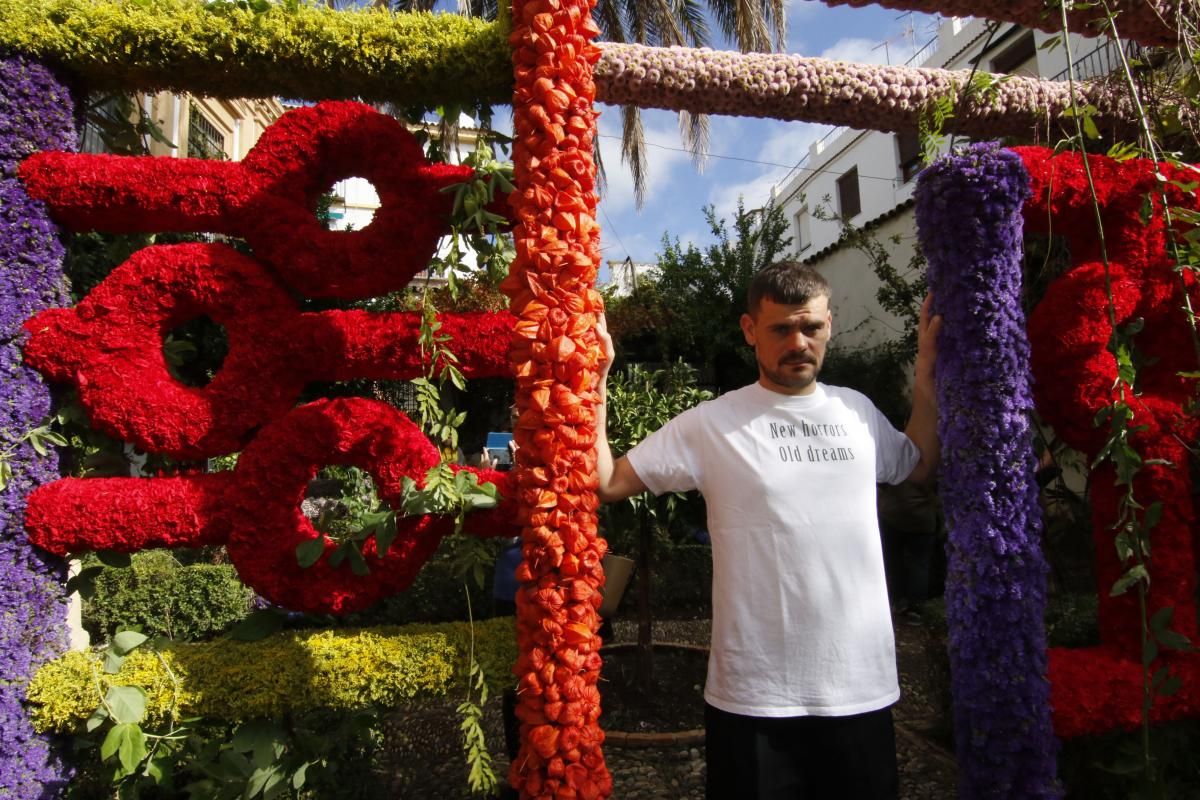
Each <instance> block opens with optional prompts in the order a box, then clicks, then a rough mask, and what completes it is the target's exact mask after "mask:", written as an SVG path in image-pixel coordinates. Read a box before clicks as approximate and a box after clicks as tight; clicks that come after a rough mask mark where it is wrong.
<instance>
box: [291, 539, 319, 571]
mask: <svg viewBox="0 0 1200 800" xmlns="http://www.w3.org/2000/svg"><path fill="white" fill-rule="evenodd" d="M324 554H325V537H324V536H317V537H315V538H312V539H309V540H307V541H304V542H301V543H300V544H298V545H296V563H297V564H299V565H300V566H301V567H303V568H304V569H308V568H309V567H311V566H312V565H313V564H315V563H317V562H318V561H320V560H321V556H322V555H324Z"/></svg>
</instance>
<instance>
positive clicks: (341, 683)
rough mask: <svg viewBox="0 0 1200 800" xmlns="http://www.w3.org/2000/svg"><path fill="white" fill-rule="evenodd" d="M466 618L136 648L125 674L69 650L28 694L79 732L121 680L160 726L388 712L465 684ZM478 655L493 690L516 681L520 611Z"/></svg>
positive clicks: (45, 724)
mask: <svg viewBox="0 0 1200 800" xmlns="http://www.w3.org/2000/svg"><path fill="white" fill-rule="evenodd" d="M470 644H471V631H470V627H469V625H468V624H467V623H465V622H452V623H444V624H438V625H405V626H402V627H394V626H393V627H379V628H370V629H349V628H347V629H342V630H320V631H286V632H283V633H278V634H275V635H274V636H271V637H269V638H266V639H263V640H261V641H257V642H237V641H228V640H220V641H212V642H197V643H192V644H176V645H173V646H171V647H170V648H168V649H164V650H162V651H160V652H158V653H156V652H154V651H152V650H142V649H139V650H137V651H134V653H132V654H131V655H130V656H129V657H128V658H127V659H126V660H125V663H124V664H123V665H122V667H121V670H120V672H118V673H117V674H115V675H109V674H107V673H105V672H104V669H103V660H102V657H101V656H100V655H98V654H96V653H80V652H75V653H68V654H67V655H65V656H62V657H61V658H58V659H56V660H54V661H51V662H50V663H48V664H46V665H45V666H43V667H42V668H41V669H40V670H38V672H37V674H36V675H35V676H34V678H33V680H32V681H31V682H30V685H29V691H28V700H29V703H30V706H31V712H32V713H31V716H32V718H33V721H34V725H35V727H36V728H37V729H38V730H39V731H49V730H53V731H62V732H66V731H70V730H72V729H74V728H75V726H76V725H77V724H78V723H80V722H83V721H84V720H86V719H87V718H88V717H89V716H90V715H91V714H92V712H93V711H95V710H96V707H97V706H98V705H99V704H100V699H101V697H102V696H103V695H104V694H105V693H107V691H108V687H109V686H111V685H120V686H139V687H141V688H142V689H143V690H144V691H145V692H146V695H147V703H146V717H147V720H146V721H147V723H148V724H150V725H158V724H162V723H165V722H167V721H169V720H172V719H178V718H181V717H192V716H199V717H205V718H208V719H213V720H222V721H227V722H234V721H238V720H244V719H252V718H255V717H278V716H280V715H283V714H287V713H299V712H304V711H309V710H314V709H334V710H343V709H355V708H364V707H377V708H387V707H391V706H396V705H399V704H402V703H404V702H405V701H407V700H411V699H413V698H415V697H419V696H431V695H433V696H438V695H445V694H446V693H447V692H449V691H453V690H456V689H462V688H465V686H466V680H467V675H468V670H469V665H470V653H471V647H470ZM474 655H475V660H476V661H477V662H479V664H480V665H481V666H482V668H483V670H484V673H485V674H486V675H487V678H488V680H489V682H490V683H491V685H492V688H493V689H499V688H502V687H503V686H506V685H510V684H512V683H513V682H514V680H515V679H514V678H513V676H512V672H511V670H512V664H513V662H514V661H515V660H516V656H517V647H516V638H515V632H514V628H513V620H512V618H511V617H502V618H498V619H491V620H486V621H483V622H476V623H475V646H474Z"/></svg>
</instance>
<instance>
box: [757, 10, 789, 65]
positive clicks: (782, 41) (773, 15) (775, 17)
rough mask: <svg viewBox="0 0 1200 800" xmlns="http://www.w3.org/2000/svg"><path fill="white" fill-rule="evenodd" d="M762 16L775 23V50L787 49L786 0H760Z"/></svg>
mask: <svg viewBox="0 0 1200 800" xmlns="http://www.w3.org/2000/svg"><path fill="white" fill-rule="evenodd" d="M762 3H763V16H764V17H766V19H767V20H768V21H770V22H773V23H775V26H774V27H775V51H776V52H778V53H782V52H784V51H786V50H787V0H762Z"/></svg>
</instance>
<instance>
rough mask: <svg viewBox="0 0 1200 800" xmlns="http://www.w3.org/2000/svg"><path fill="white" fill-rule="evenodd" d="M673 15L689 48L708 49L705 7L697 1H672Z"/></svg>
mask: <svg viewBox="0 0 1200 800" xmlns="http://www.w3.org/2000/svg"><path fill="white" fill-rule="evenodd" d="M671 4H672V6H673V15H674V17H675V19H677V20H678V21H679V27H681V28H682V29H683V35H684V43H685V44H686V45H687V46H688V47H708V43H709V38H708V19H707V17H706V16H705V13H704V7H703V6H702V5H701V4H700V3H698V2H696V0H671Z"/></svg>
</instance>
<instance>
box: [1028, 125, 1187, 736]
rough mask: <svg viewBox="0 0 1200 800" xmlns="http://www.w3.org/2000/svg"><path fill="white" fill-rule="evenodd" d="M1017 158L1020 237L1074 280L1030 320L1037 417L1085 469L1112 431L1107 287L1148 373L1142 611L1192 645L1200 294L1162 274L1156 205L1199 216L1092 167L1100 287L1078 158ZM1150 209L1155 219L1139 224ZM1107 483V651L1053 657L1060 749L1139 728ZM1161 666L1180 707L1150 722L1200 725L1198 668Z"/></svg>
mask: <svg viewBox="0 0 1200 800" xmlns="http://www.w3.org/2000/svg"><path fill="white" fill-rule="evenodd" d="M1015 149H1016V151H1017V152H1018V153H1019V154H1020V155H1021V157H1022V159H1023V160H1024V162H1025V166H1026V168H1027V169H1028V171H1029V174H1030V176H1031V178H1032V189H1033V196H1032V197H1031V199H1030V200H1029V202H1028V203H1027V205H1026V208H1025V224H1026V226H1027V229H1028V230H1031V231H1040V232H1042V233H1054V234H1059V235H1063V236H1065V237H1066V238H1067V240H1068V241H1069V245H1070V252H1071V257H1072V266H1071V268H1070V270H1069V271H1068V272H1067V273H1065V274H1064V275H1063V276H1061V277H1059V278H1058V279H1056V280H1055V281H1054V282H1053V283H1051V285H1050V286H1049V288H1048V289H1047V292H1046V295H1045V297H1044V299H1043V300H1042V301H1041V302H1040V303H1039V304H1038V305H1037V306H1036V307H1035V308H1034V310H1033V313H1032V314H1031V315H1030V320H1029V331H1030V339H1031V340H1032V342H1033V345H1034V348H1033V354H1032V362H1031V364H1032V369H1033V373H1034V377H1035V381H1034V394H1035V398H1036V401H1037V407H1038V409H1039V411H1040V412H1041V413H1042V415H1043V416H1044V417H1045V418H1046V420H1047V421H1048V422H1050V424H1052V425H1053V426H1054V429H1055V431H1056V432H1057V433H1058V434H1059V435H1060V436H1061V437H1062V438H1063V440H1064V441H1065V442H1067V444H1069V445H1071V446H1072V447H1074V448H1076V449H1078V450H1080V451H1082V452H1084V453H1086V454H1087V455H1088V457H1089V459H1095V458H1096V456H1097V455H1098V454H1099V453H1100V451H1101V448H1102V447H1103V446H1104V443H1105V441H1106V440H1107V438H1108V435H1109V426H1108V425H1107V424H1101V425H1099V426H1097V425H1094V424H1093V421H1094V420H1095V418H1096V415H1097V413H1098V412H1099V411H1100V410H1101V409H1103V408H1106V407H1108V406H1109V405H1111V404H1112V402H1113V401H1114V400H1115V399H1116V394H1115V392H1116V390H1115V389H1114V386H1115V384H1116V380H1117V363H1116V359H1115V357H1114V356H1113V354H1112V353H1111V352H1110V351H1109V349H1108V345H1109V340H1110V337H1111V335H1112V327H1111V324H1110V321H1109V317H1108V306H1109V300H1108V297H1109V288H1108V286H1109V284H1110V283H1111V294H1112V297H1113V300H1114V305H1115V314H1116V321H1117V324H1118V325H1125V324H1127V323H1129V322H1132V321H1133V320H1135V319H1139V318H1140V319H1142V320H1144V321H1145V328H1144V331H1143V332H1142V333H1139V334H1138V335H1137V336H1136V337H1135V340H1134V341H1135V345H1136V347H1137V350H1138V351H1139V353H1141V355H1142V356H1143V361H1144V363H1143V366H1142V367H1141V368H1140V369H1139V371H1138V377H1137V393H1136V394H1130V395H1128V396H1127V400H1128V402H1129V404H1130V405H1131V407H1132V408H1133V410H1134V419H1133V423H1132V424H1133V425H1134V426H1138V427H1144V429H1143V430H1140V431H1139V432H1137V433H1135V434H1134V435H1133V437H1132V442H1133V445H1134V446H1135V448H1137V450H1138V452H1139V453H1140V454H1141V457H1142V458H1143V459H1144V460H1145V461H1146V462H1147V463H1145V465H1144V466H1143V467H1142V469H1141V470H1140V472H1139V473H1138V475H1137V477H1136V478H1135V479H1134V482H1133V491H1134V496H1135V497H1136V498H1137V500H1138V501H1139V502H1140V503H1141V504H1142V505H1145V506H1148V505H1150V504H1151V503H1152V502H1155V501H1159V502H1161V503H1162V508H1163V514H1162V518H1161V520H1160V521H1159V522H1158V524H1157V525H1156V526H1155V527H1154V528H1153V530H1152V531H1151V532H1150V544H1151V555H1150V559H1149V561H1150V563H1149V570H1150V584H1149V593H1148V598H1147V600H1148V609H1147V611H1148V613H1149V614H1153V613H1155V612H1157V611H1158V610H1160V609H1162V608H1165V607H1170V608H1173V609H1174V612H1173V620H1172V628H1173V629H1174V630H1176V631H1178V632H1179V633H1182V634H1184V635H1185V636H1187V637H1188V638H1189V639H1191V640H1192V641H1193V642H1195V641H1196V640H1197V639H1196V633H1197V616H1196V612H1197V609H1196V559H1195V524H1196V516H1195V507H1194V505H1193V499H1192V481H1191V478H1190V476H1189V470H1188V453H1187V449H1186V448H1187V445H1188V444H1190V443H1191V442H1194V441H1195V439H1196V435H1197V433H1198V432H1200V421H1198V420H1197V419H1196V418H1195V417H1194V416H1187V415H1186V414H1185V413H1184V408H1185V407H1186V405H1187V403H1188V402H1189V400H1190V399H1191V398H1193V396H1194V393H1195V385H1194V381H1192V380H1190V379H1185V378H1183V377H1181V373H1183V372H1187V371H1194V370H1195V369H1196V353H1195V351H1194V349H1193V348H1192V347H1191V346H1190V344H1188V343H1189V342H1191V340H1192V331H1191V330H1190V329H1189V325H1188V321H1187V318H1186V316H1185V315H1184V314H1183V312H1182V310H1181V309H1182V306H1183V300H1184V296H1183V293H1184V291H1185V290H1186V291H1187V292H1188V294H1189V295H1190V297H1191V301H1192V304H1193V306H1195V305H1196V304H1197V301H1200V292H1198V291H1197V286H1196V281H1195V279H1194V277H1193V276H1192V273H1190V272H1188V271H1183V272H1177V271H1175V269H1174V265H1173V263H1172V262H1171V261H1170V258H1169V256H1168V249H1167V239H1166V236H1167V229H1166V224H1165V222H1164V216H1163V213H1162V211H1163V210H1162V207H1161V206H1162V203H1161V201H1160V192H1161V191H1162V190H1163V189H1165V191H1166V193H1167V197H1168V202H1169V203H1170V204H1171V205H1172V206H1190V207H1192V208H1195V207H1196V205H1197V202H1196V197H1195V195H1193V194H1189V193H1185V192H1183V191H1181V190H1180V189H1179V187H1177V186H1175V185H1173V184H1171V183H1169V182H1168V183H1164V184H1161V185H1160V182H1159V181H1158V180H1157V178H1156V177H1155V165H1154V164H1152V163H1150V162H1147V161H1143V160H1133V161H1126V162H1117V161H1115V160H1113V159H1110V158H1106V157H1101V156H1091V157H1089V162H1090V166H1091V171H1092V175H1093V180H1094V183H1095V187H1096V195H1097V197H1098V200H1099V205H1100V208H1101V216H1102V218H1103V222H1104V232H1105V241H1106V244H1107V256H1108V262H1109V267H1108V270H1107V273H1106V270H1105V265H1104V263H1103V260H1102V258H1101V252H1100V244H1099V238H1098V237H1097V235H1096V224H1095V217H1094V211H1093V206H1092V194H1091V190H1090V189H1089V186H1088V182H1087V177H1086V175H1085V173H1084V165H1083V161H1082V157H1081V156H1080V155H1079V154H1077V153H1062V154H1059V155H1054V154H1053V153H1052V152H1051V151H1049V150H1045V149H1042V148H1033V147H1019V148H1015ZM1160 169H1161V171H1162V172H1163V173H1164V174H1165V175H1166V176H1167V177H1168V179H1169V180H1175V179H1179V180H1181V181H1184V182H1186V181H1188V180H1193V179H1194V177H1195V176H1194V173H1188V172H1185V171H1183V170H1177V169H1175V168H1172V167H1170V166H1167V165H1162V166H1160ZM1147 202H1149V203H1150V207H1149V208H1150V211H1151V212H1152V213H1151V215H1150V217H1149V219H1148V220H1147V221H1145V222H1144V221H1143V219H1142V215H1143V208H1144V204H1145V203H1147ZM1153 460H1161V461H1160V462H1159V463H1154V461H1153ZM1116 478H1117V476H1116V474H1115V472H1114V470H1113V467H1112V466H1111V464H1107V463H1106V464H1105V465H1103V466H1101V467H1099V468H1098V469H1096V470H1095V471H1094V472H1093V474H1092V476H1091V482H1090V487H1091V495H1090V500H1091V506H1092V530H1093V536H1094V539H1095V551H1096V579H1097V587H1096V591H1097V595H1098V596H1099V601H1100V605H1099V622H1100V633H1101V640H1102V644H1101V646H1100V647H1098V648H1087V649H1077V650H1065V649H1062V648H1058V649H1052V650H1051V651H1050V680H1051V687H1052V689H1051V703H1052V705H1053V707H1054V725H1055V730H1056V732H1057V733H1058V734H1059V735H1060V736H1063V737H1072V736H1078V735H1081V734H1087V733H1099V732H1103V731H1107V730H1111V729H1113V728H1134V727H1136V726H1137V725H1138V724H1140V717H1141V705H1142V667H1141V657H1142V646H1141V626H1142V622H1141V619H1142V615H1141V610H1140V609H1139V607H1138V601H1137V593H1136V591H1132V590H1131V591H1129V592H1127V593H1125V594H1123V595H1120V596H1118V597H1112V596H1110V592H1111V589H1112V587H1113V584H1114V583H1116V581H1117V579H1118V578H1119V577H1120V576H1121V575H1122V574H1123V573H1124V572H1125V570H1126V569H1127V565H1123V564H1122V563H1121V561H1120V559H1119V558H1118V555H1117V551H1116V548H1115V546H1114V538H1115V535H1116V531H1114V530H1113V525H1114V523H1115V522H1116V520H1117V518H1118V502H1119V500H1120V498H1121V497H1123V496H1124V494H1125V487H1124V486H1119V485H1117V483H1116ZM1161 666H1166V667H1168V668H1169V669H1170V670H1171V672H1172V673H1173V674H1175V675H1177V676H1178V677H1179V678H1181V679H1182V682H1183V684H1182V688H1181V689H1180V691H1179V692H1178V693H1176V694H1175V695H1173V696H1170V697H1166V696H1160V697H1159V698H1158V699H1157V701H1156V703H1155V705H1154V708H1153V710H1152V714H1151V717H1152V719H1154V720H1165V719H1176V718H1180V717H1192V716H1197V715H1200V658H1198V657H1197V656H1196V655H1195V654H1183V653H1178V652H1171V651H1164V652H1163V654H1162V655H1161V656H1160V657H1159V659H1158V660H1157V661H1156V662H1155V664H1154V665H1153V666H1152V669H1155V670H1157V669H1158V668H1159V667H1161Z"/></svg>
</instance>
